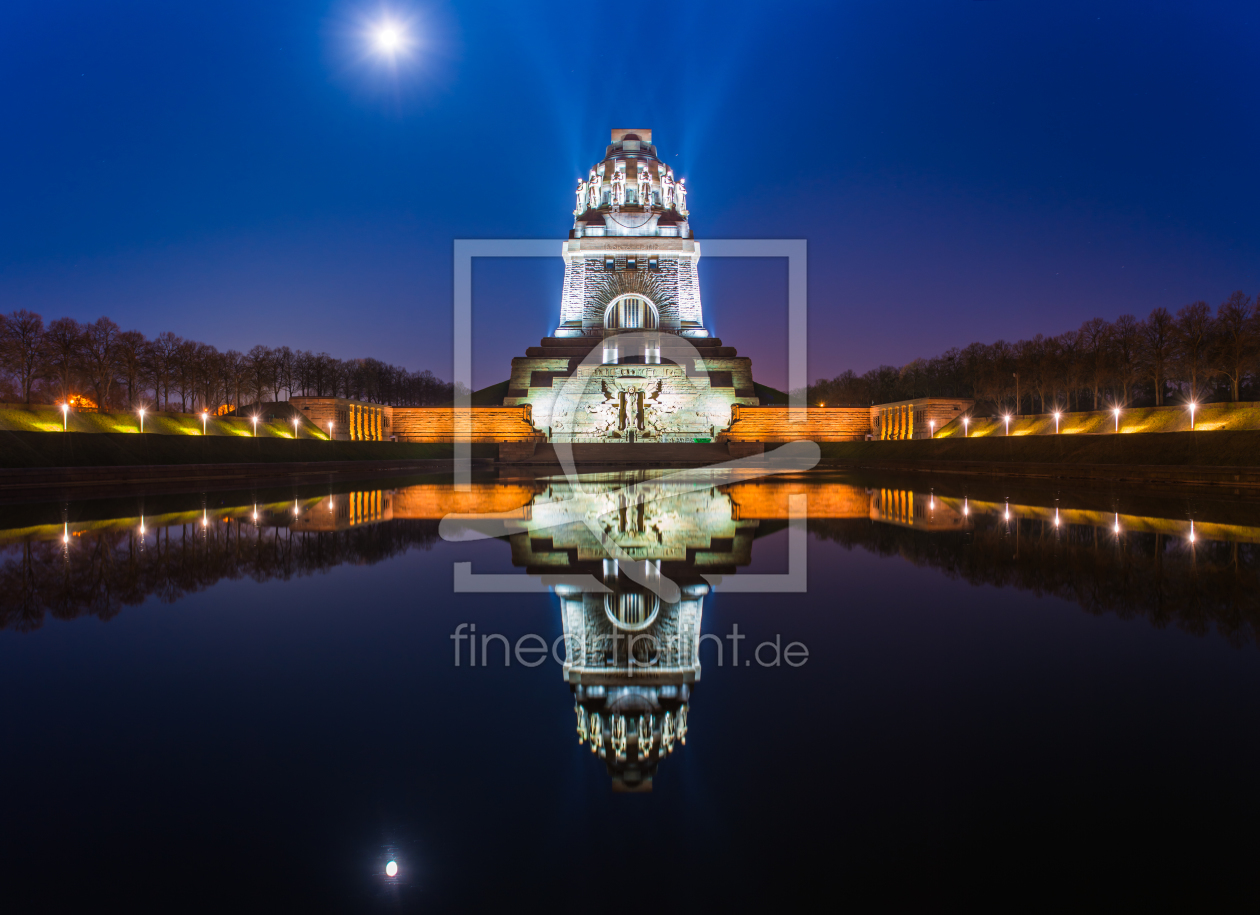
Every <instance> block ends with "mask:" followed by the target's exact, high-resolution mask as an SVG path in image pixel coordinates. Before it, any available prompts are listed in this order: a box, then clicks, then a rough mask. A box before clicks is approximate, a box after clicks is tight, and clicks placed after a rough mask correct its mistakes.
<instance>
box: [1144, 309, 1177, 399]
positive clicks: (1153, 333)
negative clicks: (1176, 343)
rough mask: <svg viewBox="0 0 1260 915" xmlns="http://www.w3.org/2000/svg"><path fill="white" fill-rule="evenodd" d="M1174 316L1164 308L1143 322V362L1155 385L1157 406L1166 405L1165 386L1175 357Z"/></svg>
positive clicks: (1157, 310) (1154, 312)
mask: <svg viewBox="0 0 1260 915" xmlns="http://www.w3.org/2000/svg"><path fill="white" fill-rule="evenodd" d="M1173 331H1174V327H1173V316H1172V315H1171V314H1169V313H1168V309H1167V308H1164V307H1162V306H1161V307H1159V308H1156V309H1155V310H1154V311H1152V312H1151V314H1150V316H1149V317H1148V318H1147V319H1146V320H1145V321H1143V322H1142V344H1143V346H1142V357H1143V358H1142V361H1143V363H1144V364H1145V366H1146V374H1147V377H1149V378H1150V379H1151V381H1152V383H1153V384H1154V385H1155V406H1157V407H1162V406H1163V405H1164V386H1165V384H1166V383H1167V382H1168V371H1169V368H1170V363H1171V362H1172V357H1173Z"/></svg>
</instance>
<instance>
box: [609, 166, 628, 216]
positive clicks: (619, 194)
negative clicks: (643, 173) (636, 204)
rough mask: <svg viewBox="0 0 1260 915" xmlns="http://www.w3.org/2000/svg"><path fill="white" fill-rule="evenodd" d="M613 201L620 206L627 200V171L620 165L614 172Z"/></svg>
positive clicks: (614, 204)
mask: <svg viewBox="0 0 1260 915" xmlns="http://www.w3.org/2000/svg"><path fill="white" fill-rule="evenodd" d="M612 202H613V206H616V207H619V206H621V205H622V204H624V203H625V202H626V173H625V172H624V171H623V170H622V169H621V167H620V166H618V167H617V170H616V171H614V172H613V178H612Z"/></svg>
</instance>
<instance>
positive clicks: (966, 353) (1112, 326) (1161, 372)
mask: <svg viewBox="0 0 1260 915" xmlns="http://www.w3.org/2000/svg"><path fill="white" fill-rule="evenodd" d="M1257 394H1260V297H1257V301H1255V302H1253V301H1252V299H1251V298H1250V297H1249V296H1247V295H1246V294H1245V293H1243V292H1235V293H1233V294H1232V295H1230V296H1229V297H1228V298H1227V299H1226V300H1225V301H1224V302H1222V303H1221V304H1220V306H1219V307H1218V308H1217V309H1216V311H1215V313H1213V311H1212V308H1211V307H1210V306H1209V305H1208V304H1207V303H1206V302H1193V303H1191V304H1189V305H1186V306H1185V307H1184V308H1182V309H1180V310H1179V311H1177V313H1176V314H1173V313H1171V312H1170V311H1169V310H1168V309H1166V308H1162V307H1161V308H1156V309H1155V310H1154V311H1152V312H1151V313H1150V315H1148V316H1147V317H1146V318H1145V319H1141V320H1139V319H1138V318H1135V317H1134V316H1133V315H1127V314H1126V315H1121V316H1120V317H1118V318H1116V320H1115V321H1105V320H1103V319H1102V318H1093V319H1091V320H1089V321H1086V322H1085V323H1084V324H1082V325H1081V326H1080V329H1078V330H1069V331H1066V332H1065V333H1061V334H1059V335H1058V336H1056V337H1046V336H1043V335H1041V334H1037V336H1035V337H1033V338H1032V339H1031V340H1020V341H1018V342H1016V343H1008V342H1007V341H1005V340H998V341H997V342H996V343H991V344H986V343H972V344H970V345H969V346H965V347H962V348H961V349H960V348H958V347H955V348H953V349H950V350H948V351H946V352H945V353H942V354H941V355H939V356H936V357H934V358H931V359H915V360H913V361H912V362H909V363H907V364H906V365H903V366H901V367H900V368H898V367H896V366H891V365H881V366H880V367H879V368H876V369H871V370H870V371H869V372H867V373H866V374H864V375H857V374H855V373H854V372H853V371H851V370H850V371H846V372H844V373H842V374H840V375H837V376H836V377H835V378H832V379H829V380H826V379H820V380H819V381H816V382H814V384H812V385H811V386H810V387H809V391H808V397H809V402H810V403H811V404H819V403H823V404H835V405H840V404H857V405H867V404H879V403H892V402H895V401H899V400H912V399H914V398H917V397H962V398H969V399H972V400H975V401H976V404H977V411H978V412H981V413H983V412H985V411H986V410H994V411H998V410H1001V411H1005V410H1014V412H1016V413H1050V412H1054V411H1055V410H1063V411H1073V410H1102V409H1107V408H1108V407H1111V406H1163V405H1166V404H1170V403H1186V402H1191V401H1193V402H1195V403H1207V402H1212V401H1234V402H1237V401H1240V400H1256V399H1260V398H1258V397H1257Z"/></svg>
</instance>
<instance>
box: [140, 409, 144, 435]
mask: <svg viewBox="0 0 1260 915" xmlns="http://www.w3.org/2000/svg"><path fill="white" fill-rule="evenodd" d="M140 431H141V432H144V407H141V408H140Z"/></svg>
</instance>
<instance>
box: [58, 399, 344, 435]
mask: <svg viewBox="0 0 1260 915" xmlns="http://www.w3.org/2000/svg"><path fill="white" fill-rule="evenodd" d="M137 412H138V413H139V414H140V431H141V432H144V408H143V407H141V408H140V409H139V410H138V411H137ZM250 419H251V420H252V421H253V423H254V438H258V414H254V415H253V416H251V417H250ZM69 420H70V405H69V404H67V403H63V404H62V405H61V431H62V432H65V431H67V429H68V427H69ZM209 420H210V414H209V413H206V412H204V411H203V412H202V414H201V434H202V435H205V434H206V423H207V422H209ZM298 422H299V420H298V417H296V416H295V417H293V437H294V438H297V437H298ZM328 440H329V441H330V442H331V441H332V440H333V424H332V420H329V421H328Z"/></svg>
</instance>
